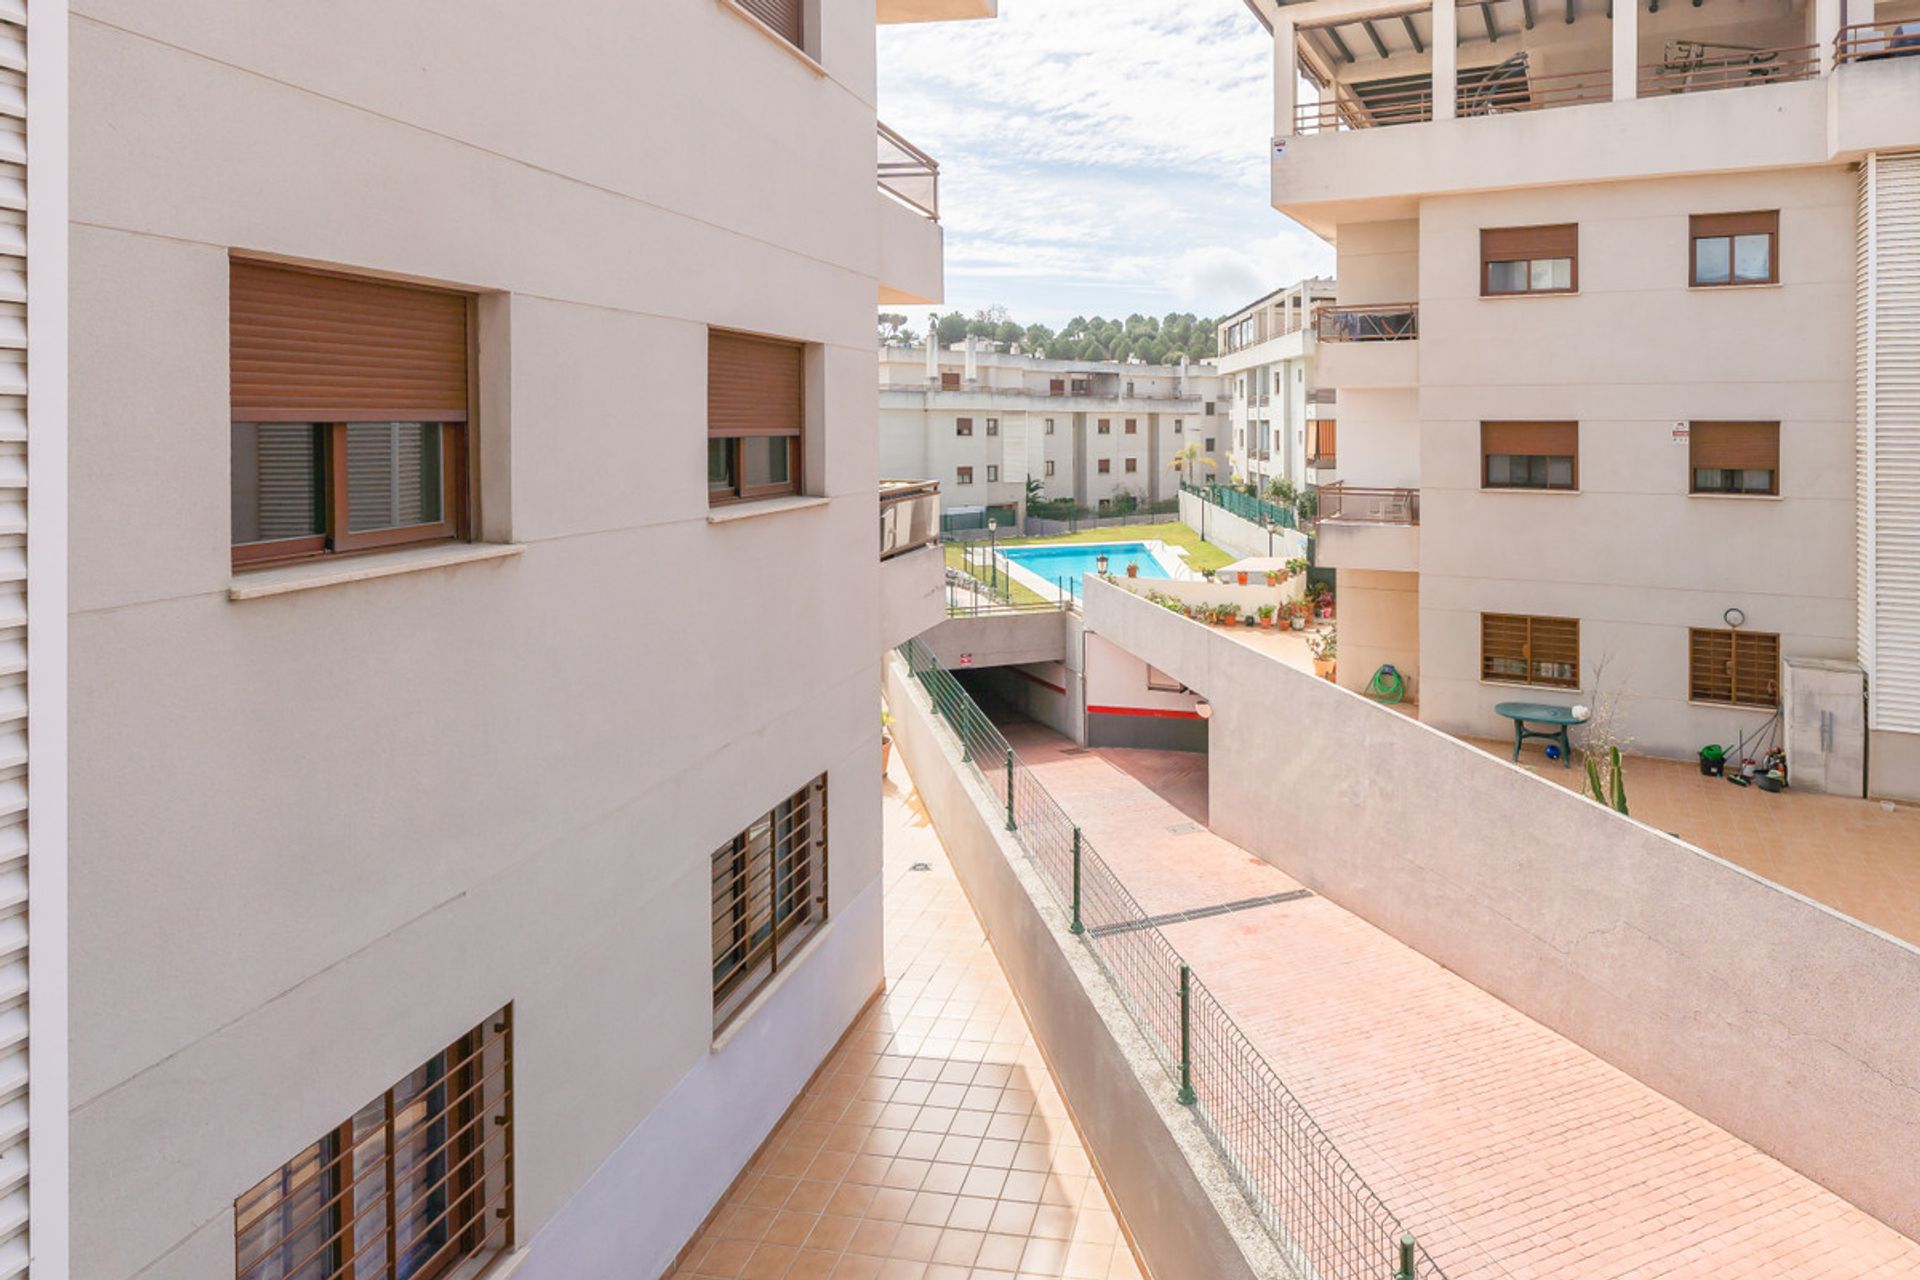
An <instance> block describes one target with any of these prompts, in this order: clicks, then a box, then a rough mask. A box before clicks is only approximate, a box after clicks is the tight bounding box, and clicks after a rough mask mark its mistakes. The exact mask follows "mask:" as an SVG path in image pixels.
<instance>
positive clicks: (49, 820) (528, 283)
mask: <svg viewBox="0 0 1920 1280" xmlns="http://www.w3.org/2000/svg"><path fill="white" fill-rule="evenodd" d="M270 8H271V12H269V11H268V8H263V7H262V6H259V5H253V4H243V3H239V2H238V0H212V2H210V3H204V4H197V5H148V4H137V3H123V2H122V0H75V2H74V3H72V5H71V6H70V12H69V6H68V5H67V4H65V3H61V2H56V0H30V3H22V2H21V0H14V3H11V4H0V85H4V86H5V88H4V91H0V221H6V222H7V223H8V225H10V226H11V227H12V232H11V234H9V235H8V236H6V237H4V238H0V313H4V314H5V315H6V316H7V317H9V318H8V321H7V323H6V324H4V325H0V350H4V351H6V352H7V361H6V364H7V368H8V369H9V370H10V371H11V372H10V373H9V374H8V376H7V380H6V381H5V384H4V385H0V455H3V456H4V458H5V459H6V461H5V463H4V465H0V489H4V490H5V494H0V521H3V522H4V527H3V528H0V545H4V547H5V548H6V553H5V555H3V556H0V576H3V577H4V579H5V582H6V584H7V586H6V590H7V591H8V592H10V593H11V595H10V596H9V598H10V599H12V600H13V602H14V603H13V605H12V607H11V608H10V610H9V611H8V612H7V613H6V614H5V616H4V617H0V647H4V656H0V662H4V663H5V664H6V665H5V671H4V672H3V673H0V685H4V687H5V688H6V689H7V690H8V692H7V695H6V697H5V698H4V699H0V708H4V715H0V719H4V721H5V724H6V731H7V732H8V733H9V734H11V736H10V737H9V738H8V739H7V740H8V741H9V742H10V743H12V746H11V747H9V748H8V749H7V752H6V758H5V760H4V761H0V769H4V770H5V772H4V774H0V783H3V784H4V786H3V787H0V793H4V796H5V802H4V808H3V809H0V815H4V826H5V829H6V831H7V832H8V840H7V843H6V851H5V855H4V856H5V858H6V861H5V863H4V870H5V873H6V876H7V888H6V891H5V892H6V898H5V903H6V908H5V909H6V913H7V914H6V919H7V921H8V925H7V930H6V935H5V944H4V951H3V952H0V961H3V962H4V964H5V965H6V966H7V969H6V972H7V974H8V982H7V985H6V988H5V991H4V992H0V999H3V1000H4V1001H6V1004H5V1005H4V1009H5V1012H6V1014H7V1019H6V1033H5V1040H4V1042H0V1054H3V1055H5V1056H4V1062H5V1067H6V1071H5V1076H4V1082H3V1083H0V1089H4V1091H5V1092H4V1093H3V1094H0V1103H3V1104H4V1106H5V1109H6V1128H5V1131H4V1134H5V1136H4V1139H0V1179H3V1180H0V1196H4V1197H5V1198H6V1199H5V1206H6V1212H5V1213H4V1214H3V1215H0V1275H4V1276H23V1275H28V1274H31V1275H32V1276H34V1277H37V1278H41V1280H65V1278H66V1277H69V1276H71V1277H76V1278H82V1277H83V1278H84V1280H131V1278H132V1277H135V1276H138V1277H141V1278H142V1280H171V1278H174V1277H179V1278H181V1280H187V1278H191V1280H209V1278H217V1277H225V1276H235V1277H236V1278H237V1280H330V1278H332V1277H346V1276H355V1277H358V1278H359V1280H367V1278H368V1277H370V1276H376V1275H378V1276H384V1277H388V1278H389V1280H401V1278H402V1277H419V1278H421V1280H429V1278H431V1280H471V1278H473V1277H478V1276H482V1275H485V1276H488V1277H504V1276H506V1275H507V1274H509V1273H511V1274H513V1275H514V1276H515V1277H516V1280H547V1278H553V1280H585V1278H586V1277H597V1276H612V1275H616V1274H618V1275H633V1276H649V1277H651V1276H655V1275H660V1274H663V1273H665V1272H666V1271H668V1270H669V1269H670V1268H671V1267H672V1265H673V1263H674V1259H675V1257H676V1254H677V1252H678V1251H679V1250H680V1249H681V1247H682V1246H683V1245H684V1244H685V1243H686V1242H687V1241H688V1240H689V1239H691V1238H692V1237H693V1235H694V1233H695V1232H696V1231H697V1230H698V1229H699V1227H700V1225H701V1223H702V1221H703V1219H705V1217H706V1216H707V1215H708V1213H709V1212H710V1210H712V1209H713V1208H714V1206H715V1205H716V1204H717V1203H718V1202H719V1201H720V1199H721V1197H722V1196H723V1194H724V1193H725V1192H726V1190H727V1188H728V1186H729V1184H730V1183H731V1182H732V1181H733V1180H734V1178H735V1177H736V1175H737V1174H738V1173H739V1172H740V1170H741V1169H742V1167H743V1165H744V1163H745V1162H746V1161H747V1160H748V1159H749V1158H750V1157H751V1156H752V1155H753V1153H754V1152H755V1150H756V1149H757V1148H758V1147H759V1146H760V1144H761V1142H762V1141H763V1140H764V1139H765V1138H766V1136H767V1135H768V1133H769V1132H770V1130H771V1129H772V1127H773V1126H774V1125H775V1124H776V1122H777V1121H778V1120H779V1119H780V1117H781V1116H782V1114H783V1113H784V1112H785V1111H786V1109H787V1107H788V1106H789V1104H790V1103H791V1102H792V1100H793V1099H794V1098H795V1097H796V1095H797V1094H798V1092H799V1090H800V1089H801V1088H802V1086H803V1085H804V1084H805V1083H806V1081H807V1080H808V1078H809V1076H810V1075H811V1074H812V1073H813V1072H814V1070H815V1068H816V1067H817V1066H819V1064H820V1063H821V1062H822V1061H823V1059H824V1057H825V1056H826V1055H827V1053H828V1052H829V1051H830V1050H831V1048H832V1047H833V1046H834V1045H835V1043H836V1041H837V1040H838V1039H839V1038H840V1036H841V1035H842V1033H843V1031H844V1030H845V1029H846V1028H847V1027H848V1026H849V1024H850V1023H851V1021H852V1020H853V1019H854V1018H855V1017H856V1015H857V1014H858V1013H859V1012H860V1010H861V1009H862V1008H863V1007H864V1006H865V1005H866V1004H867V1002H868V1001H869V999H870V998H871V997H872V996H873V995H874V994H875V992H876V990H877V989H878V988H879V986H880V984H881V979H882V972H883V970H882V965H881V951H880V938H881V924H880V920H881V917H880V897H881V883H880V878H879V866H880V809H879V805H880V792H879V787H880V772H879V762H880V729H881V725H880V719H879V715H878V707H877V706H876V697H875V690H876V687H877V684H878V680H879V665H878V664H879V660H880V657H881V654H882V652H883V651H884V649H885V647H887V646H890V645H892V644H894V643H897V642H899V641H901V640H903V639H905V638H906V637H907V636H910V635H912V634H914V633H915V632H917V631H918V630H919V629H921V628H922V627H923V626H925V625H927V624H928V623H930V622H931V621H932V620H933V618H934V617H937V616H938V614H939V607H938V606H939V600H938V594H939V582H940V572H941V571H940V563H939V553H938V551H937V549H934V548H930V547H926V546H924V545H922V544H923V543H924V542H925V531H926V530H929V529H931V527H932V525H933V520H932V510H931V507H932V502H931V500H930V499H926V498H921V499H920V502H921V505H922V506H924V507H925V508H926V510H924V511H915V512H910V511H909V509H908V508H906V507H904V506H899V505H890V506H889V507H887V508H885V509H882V507H881V504H880V501H879V498H878V496H877V495H878V492H879V476H880V469H879V465H878V463H879V453H878V440H877V432H876V415H875V409H874V404H873V393H872V382H871V377H872V374H871V369H872V364H873V349H872V328H871V326H872V317H873V308H874V305H875V303H876V301H880V300H886V301H894V302H898V301H902V300H910V301H916V302H932V301H938V300H939V299H940V296H941V288H942V284H941V281H942V267H941V253H942V247H941V230H940V225H939V223H938V220H937V214H938V202H937V177H938V175H937V166H936V165H935V164H934V163H933V162H932V160H931V159H930V158H929V157H927V156H925V154H924V153H921V152H919V151H918V149H917V148H915V147H913V145H912V144H911V142H909V141H907V139H906V138H905V137H903V136H902V135H900V134H895V133H893V132H891V131H890V130H887V129H885V128H884V127H883V126H881V125H880V124H879V123H878V121H877V120H876V113H875V105H874V104H875V70H876V38H875V20H876V6H875V4H874V3H873V0H660V2H658V3H649V4H642V5H631V4H612V3H599V2H594V0H578V2H575V3H568V4H563V5H557V6H542V7H540V8H538V9H523V8H521V7H519V6H500V5H483V6H475V5H470V4H457V3H449V2H447V0H430V2H428V3H417V4H407V5H397V6H373V7H368V6H339V5H277V6H271V7H270ZM994 9H995V0H879V4H878V6H877V17H878V20H879V21H880V22H883V23H884V22H890V21H919V20H929V19H947V18H977V17H989V16H991V15H992V14H993V12H994ZM29 17H30V19H31V20H30V21H29ZM29 116H30V117H31V126H30V127H29V126H28V124H27V120H28V118H29ZM906 132H907V133H910V132H911V129H908V130H907V131H906ZM28 227H30V228H31V230H30V231H28V230H25V229H24V228H28ZM29 259H31V267H30V269H29V267H28V260H29ZM29 312H30V316H29ZM29 339H31V342H30V343H29ZM29 373H30V377H29ZM29 382H30V383H31V388H32V390H31V396H30V397H29V395H28V386H29ZM69 383H70V385H71V388H72V391H71V402H70V404H69V403H68V395H67V390H66V389H67V386H68V385H69ZM69 442H70V451H71V467H70V469H69V468H68V467H67V465H66V455H67V452H68V449H69ZM29 471H30V472H31V475H32V483H33V493H32V498H31V501H30V502H28V500H27V495H26V482H27V476H28V473H29ZM877 514H878V515H879V516H880V523H881V526H882V529H883V537H884V536H885V531H886V530H888V529H892V530H894V531H895V536H894V537H893V539H892V541H891V544H890V545H886V547H885V550H887V551H889V552H895V553H897V554H892V555H890V556H889V557H887V558H885V559H883V557H882V551H881V548H877V547H876V538H875V529H876V515H877ZM901 530H907V531H909V532H908V533H906V534H902V533H900V531H901ZM913 530H918V531H920V532H919V533H918V535H917V536H916V535H914V534H913V533H912V532H911V531H913ZM929 602H931V605H930V607H929ZM29 622H30V625H29ZM29 666H31V683H30V684H29V683H28V682H27V672H28V669H29ZM29 724H30V726H31V739H32V744H33V748H32V749H33V757H32V762H31V769H29V762H28V759H27V737H28V734H27V727H28V726H29ZM29 809H30V811H31V826H32V832H33V841H34V847H33V851H32V861H31V866H29V865H28V859H27V850H26V844H25V832H26V829H27V817H28V813H29ZM29 893H31V898H32V910H31V912H29V911H28V910H27V904H28V898H29ZM29 921H30V923H29ZM29 951H30V952H31V956H32V964H31V974H32V989H31V991H29V989H28V987H27V974H28V964H27V957H28V953H29ZM69 968H70V972H71V980H70V982H69V979H68V971H69ZM29 1039H30V1040H31V1045H32V1071H33V1075H32V1079H31V1081H29V1080H28V1078H27V1074H26V1066H27V1047H28V1043H29ZM29 1137H30V1146H31V1150H32V1156H33V1168H32V1172H31V1176H30V1177H29V1174H28V1172H27V1169H26V1163H25V1161H26V1152H27V1149H28V1146H29Z"/></svg>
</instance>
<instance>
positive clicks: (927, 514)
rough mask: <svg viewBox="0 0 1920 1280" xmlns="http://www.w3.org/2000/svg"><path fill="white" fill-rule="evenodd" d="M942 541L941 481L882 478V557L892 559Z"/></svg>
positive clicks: (936, 544)
mask: <svg viewBox="0 0 1920 1280" xmlns="http://www.w3.org/2000/svg"><path fill="white" fill-rule="evenodd" d="M939 543H940V482H939V481H938V480H883V481H881V482H880V558H881V559H882V560H891V559H893V557H895V556H899V555H905V554H906V553H907V552H909V551H918V550H919V549H920V548H921V547H932V546H938V545H939Z"/></svg>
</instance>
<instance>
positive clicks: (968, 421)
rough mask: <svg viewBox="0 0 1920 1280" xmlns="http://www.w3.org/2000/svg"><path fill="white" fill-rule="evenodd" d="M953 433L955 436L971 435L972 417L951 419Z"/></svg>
mask: <svg viewBox="0 0 1920 1280" xmlns="http://www.w3.org/2000/svg"><path fill="white" fill-rule="evenodd" d="M953 434H955V435H956V436H970V435H972V434H973V419H972V418H955V419H954V420H953Z"/></svg>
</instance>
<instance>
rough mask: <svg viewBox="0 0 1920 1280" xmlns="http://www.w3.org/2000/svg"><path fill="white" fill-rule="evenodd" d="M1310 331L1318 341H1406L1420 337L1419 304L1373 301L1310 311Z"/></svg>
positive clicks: (1321, 307)
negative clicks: (1311, 321)
mask: <svg viewBox="0 0 1920 1280" xmlns="http://www.w3.org/2000/svg"><path fill="white" fill-rule="evenodd" d="M1314 332H1315V334H1317V335H1318V336H1319V338H1320V341H1322V342H1407V341H1411V340H1412V339H1414V338H1418V337H1419V336H1420V304H1419V303H1417V302H1376V303H1370V304H1368V305H1366V306H1354V307H1329V306H1324V305H1323V306H1320V307H1317V308H1315V309H1314Z"/></svg>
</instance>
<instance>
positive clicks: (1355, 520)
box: [1316, 480, 1420, 524]
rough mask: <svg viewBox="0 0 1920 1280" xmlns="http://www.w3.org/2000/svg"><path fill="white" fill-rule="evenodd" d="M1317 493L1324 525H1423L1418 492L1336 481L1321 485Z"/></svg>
mask: <svg viewBox="0 0 1920 1280" xmlns="http://www.w3.org/2000/svg"><path fill="white" fill-rule="evenodd" d="M1316 492H1318V493H1319V495H1320V508H1319V512H1320V515H1319V519H1320V523H1321V524H1327V523H1333V524H1419V523H1420V491H1419V490H1418V489H1393V488H1381V487H1378V486H1375V485H1357V484H1347V483H1345V482H1344V481H1339V480H1336V481H1334V482H1333V483H1332V484H1323V485H1321V486H1320V487H1319V489H1318V490H1317V491H1316Z"/></svg>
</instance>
